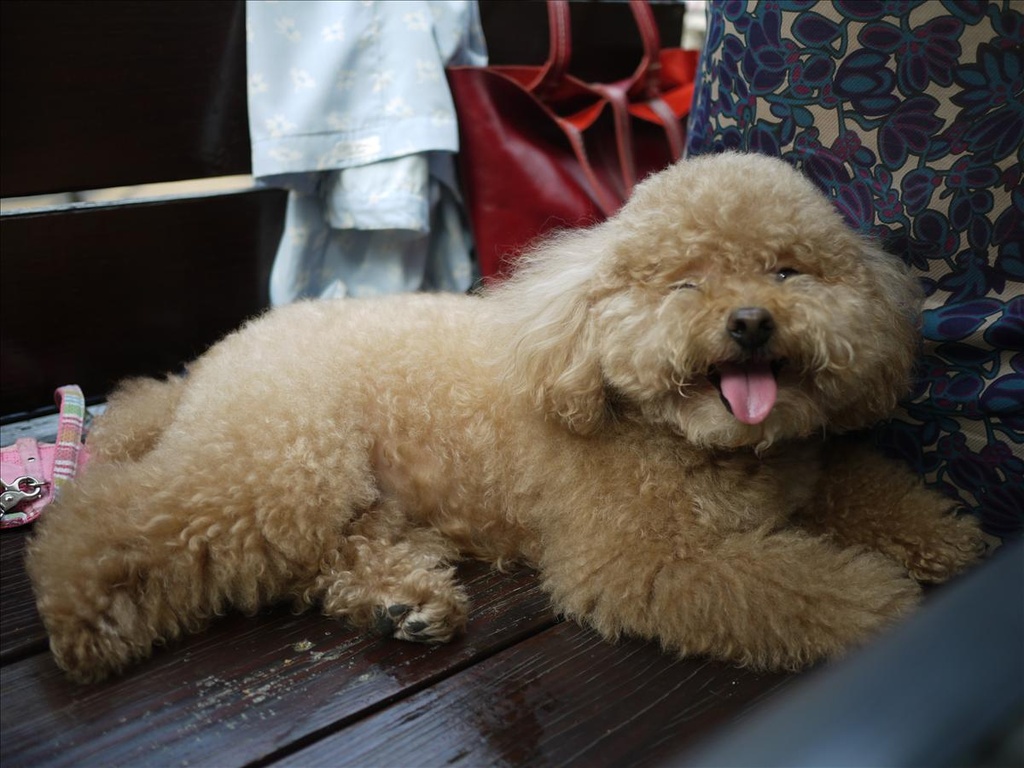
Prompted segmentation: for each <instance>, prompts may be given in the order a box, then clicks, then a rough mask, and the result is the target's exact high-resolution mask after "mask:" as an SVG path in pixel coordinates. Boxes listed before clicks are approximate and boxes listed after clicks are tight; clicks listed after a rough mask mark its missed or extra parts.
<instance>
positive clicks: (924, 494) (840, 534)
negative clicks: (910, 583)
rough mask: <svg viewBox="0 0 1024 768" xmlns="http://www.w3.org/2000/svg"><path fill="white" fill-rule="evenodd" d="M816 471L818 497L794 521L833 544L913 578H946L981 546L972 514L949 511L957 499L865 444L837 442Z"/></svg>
mask: <svg viewBox="0 0 1024 768" xmlns="http://www.w3.org/2000/svg"><path fill="white" fill-rule="evenodd" d="M821 477H822V479H821V484H820V487H819V493H818V498H819V499H820V502H819V503H817V504H816V505H815V506H814V508H812V509H808V510H804V511H802V512H801V513H800V514H799V515H798V516H797V517H796V519H795V522H796V523H797V524H799V525H801V526H802V527H803V528H805V529H806V530H808V531H810V532H811V533H815V534H818V535H824V536H828V537H829V538H831V539H832V540H834V541H835V542H836V543H837V544H839V545H840V546H844V547H846V546H856V545H860V546H866V547H870V548H871V549H875V550H877V551H879V552H882V553H883V554H885V555H888V556H889V557H891V558H893V559H894V560H896V561H897V562H899V563H901V564H902V565H903V566H904V567H905V568H906V569H907V571H908V572H909V573H910V575H911V576H913V577H914V578H915V579H917V580H918V581H922V582H941V581H945V580H946V579H948V578H950V577H951V576H954V575H955V574H957V573H959V572H960V571H962V570H963V569H964V568H966V567H968V566H969V565H971V564H972V563H974V562H976V561H977V560H978V559H979V558H980V557H981V556H982V555H983V554H984V553H985V551H986V548H987V545H986V542H985V539H984V535H983V534H982V533H981V530H980V528H979V527H978V522H977V520H976V519H975V518H974V517H973V516H971V515H957V514H955V512H954V510H955V509H956V502H954V501H952V500H951V499H949V498H947V497H945V496H943V495H942V494H940V493H938V492H937V491H933V490H931V489H929V488H926V487H925V486H924V484H923V483H922V482H921V480H920V478H918V477H917V476H916V475H915V474H914V473H912V472H911V471H910V470H909V469H908V468H906V467H904V466H903V465H902V464H900V463H898V462H895V461H891V460H888V459H886V458H884V457H882V456H880V455H878V454H877V453H876V452H875V451H873V450H872V449H871V447H870V446H867V445H864V444H862V443H860V442H853V441H839V442H838V443H836V444H835V446H834V447H833V448H832V449H831V450H830V451H829V453H828V454H827V455H826V459H825V467H824V469H823V471H822V475H821Z"/></svg>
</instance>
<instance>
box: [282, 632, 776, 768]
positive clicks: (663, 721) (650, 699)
mask: <svg viewBox="0 0 1024 768" xmlns="http://www.w3.org/2000/svg"><path fill="white" fill-rule="evenodd" d="M791 679H792V678H791V676H788V675H783V674H768V673H755V672H751V671H749V670H743V669H739V668H737V667H734V666H731V665H728V664H723V663H717V662H711V661H707V660H703V659H679V658H677V657H675V656H672V655H669V654H666V653H663V652H662V651H661V650H660V648H659V647H658V646H657V645H655V644H653V643H644V642H639V641H635V640H633V641H627V642H622V643H619V644H617V645H613V644H611V643H608V642H605V641H603V640H602V639H601V638H600V637H598V636H597V635H596V634H594V633H593V632H591V631H589V630H586V629H582V628H580V627H579V626H577V625H575V624H570V623H566V624H560V625H558V626H556V627H554V628H552V629H550V630H548V631H546V632H544V633H542V634H539V635H536V636H534V637H532V638H530V639H529V640H526V641H524V642H522V643H520V644H518V645H516V646H515V647H514V648H510V649H508V650H507V651H505V652H503V653H501V654H499V655H496V656H493V657H491V658H490V659H488V660H486V661H484V662H482V663H480V664H477V665H475V666H473V667H471V668H469V669H467V670H465V671H463V672H461V673H459V674H458V675H454V676H452V677H450V678H448V679H446V680H445V681H443V682H441V683H439V684H438V685H436V686H434V687H432V688H429V689H427V690H424V691H422V692H420V693H418V694H416V695H415V696H412V697H410V698H408V699H406V700H404V701H402V702H400V703H398V704H396V705H394V706H392V707H389V708H388V709H386V710H383V711H381V712H378V713H376V714H374V715H372V716H371V717H368V718H366V719H365V720H363V721H360V722H358V723H355V724H353V725H351V726H350V727H348V728H345V729H343V730H341V731H340V732H338V733H336V734H334V735H332V736H330V737H327V738H324V739H322V740H320V741H318V742H316V743H315V744H312V745H311V746H309V747H307V748H305V749H302V750H300V751H298V752H296V753H295V754H293V755H290V756H289V757H287V758H285V759H283V760H282V761H281V762H280V763H279V765H282V766H296V768H298V767H299V766H302V767H303V768H314V767H315V766H363V765H423V766H428V765H465V766H477V765H529V766H531V767H533V768H536V767H538V766H554V765H586V766H604V765H607V766H627V765H653V764H656V763H659V760H660V758H662V757H663V756H665V755H666V754H670V755H676V754H678V753H679V751H680V750H681V749H682V748H684V747H685V746H686V745H687V744H692V743H695V742H696V741H698V740H699V739H700V737H702V736H704V735H706V734H707V733H708V731H709V730H710V729H712V728H715V727H717V726H719V725H721V724H723V723H725V722H730V721H733V720H736V719H737V718H739V717H741V716H742V715H743V714H744V713H746V712H747V711H749V710H750V709H751V708H752V707H754V706H755V705H756V704H757V703H758V702H760V701H761V700H762V699H764V698H766V697H768V696H771V695H772V694H774V693H775V692H776V691H778V690H780V689H782V688H783V687H785V686H786V685H787V684H788V683H789V682H790V680H791Z"/></svg>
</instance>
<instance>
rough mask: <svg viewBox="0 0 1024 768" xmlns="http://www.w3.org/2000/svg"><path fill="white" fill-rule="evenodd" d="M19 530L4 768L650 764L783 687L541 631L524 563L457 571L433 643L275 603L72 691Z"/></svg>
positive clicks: (1, 625) (537, 598)
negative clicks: (440, 639) (454, 616)
mask: <svg viewBox="0 0 1024 768" xmlns="http://www.w3.org/2000/svg"><path fill="white" fill-rule="evenodd" d="M5 431H6V428H5ZM8 435H9V433H8ZM8 435H5V437H6V436H8ZM44 514H45V512H44ZM29 535H31V531H30V530H26V529H24V528H22V529H10V530H5V531H3V532H2V533H0V556H2V568H3V570H2V578H0V601H2V602H0V661H2V672H0V675H2V677H0V691H2V721H0V722H2V725H0V736H2V739H0V747H2V752H0V762H2V764H3V766H4V768H13V767H14V766H42V765H68V766H72V765H73V766H82V765H133V766H134V765H147V766H149V765H157V766H165V765H186V764H187V765H216V766H236V765H269V764H281V765H292V766H316V765H330V766H349V765H351V766H376V765H379V766H433V765H466V766H479V765H524V766H525V765H529V766H549V765H564V764H573V765H587V766H590V765H615V766H625V765H650V764H655V763H659V762H662V761H663V760H665V759H666V758H669V757H676V756H678V755H680V754H684V753H685V751H686V750H687V748H689V747H690V746H693V745H696V744H698V743H699V742H700V741H701V740H702V739H703V738H705V737H707V736H710V735H712V734H713V733H714V731H715V730H716V728H718V727H719V726H720V725H723V724H725V723H728V722H731V721H734V720H736V719H737V718H740V717H742V716H743V715H744V714H745V713H747V712H749V711H750V710H751V709H752V708H755V707H756V706H757V705H758V704H759V703H760V702H761V701H762V700H764V699H765V698H766V697H770V696H772V695H773V694H774V693H775V692H777V691H778V690H780V689H781V688H783V687H784V686H785V685H786V684H787V683H788V682H789V678H787V677H786V676H784V675H774V674H758V673H752V672H747V671H743V670H740V669H737V668H734V667H732V666H729V665H726V664H719V663H713V662H709V661H706V660H704V659H687V660H680V659H677V658H675V657H673V656H670V655H666V654H664V653H662V652H661V651H660V650H659V648H658V647H657V646H656V645H652V644H649V643H643V642H637V641H627V642H622V643H619V644H617V645H613V644H609V643H606V642H604V641H603V640H601V639H600V638H599V637H597V636H596V635H595V634H594V633H592V632H590V631H588V630H585V629H582V628H580V627H578V626H577V625H575V624H572V623H564V622H560V621H558V620H556V618H555V617H554V616H553V614H552V612H551V610H550V608H549V605H548V601H547V598H546V596H545V595H544V594H543V593H542V592H541V590H540V589H539V587H538V581H537V578H536V576H535V574H534V573H533V572H531V571H530V570H529V569H525V568H516V569H512V570H510V571H507V572H505V573H499V572H496V571H494V570H491V569H490V568H488V567H486V566H484V565H482V564H480V563H473V562H468V563H465V564H463V565H462V566H461V568H460V572H461V576H462V579H463V581H464V583H465V584H466V585H467V587H468V589H469V592H470V594H471V596H472V601H473V609H472V612H471V617H470V623H469V627H468V631H467V632H466V634H465V636H464V637H462V638H461V639H459V640H457V641H456V642H454V643H452V644H450V645H446V646H441V647H434V648H428V647H425V646H422V645H415V644H410V643H404V642H400V641H397V640H389V639H381V638H375V637H369V636H365V635H362V634H359V633H356V632H354V631H352V630H350V629H349V628H348V627H346V626H345V625H344V624H342V623H339V622H338V621H336V620H333V619H328V618H325V617H322V616H318V615H317V614H316V613H314V612H309V613H305V614H301V615H293V614H292V613H291V612H290V611H289V610H288V609H287V608H280V609H274V610H269V611H266V612H265V613H263V614H261V615H259V616H257V617H245V616H227V617H224V618H223V619H221V620H219V621H218V622H216V623H215V624H214V625H213V626H212V627H211V628H210V629H209V630H208V631H207V632H205V633H204V634H200V635H196V636H192V637H189V638H187V639H186V640H184V641H182V642H180V643H178V644H175V645H174V646H172V647H169V648H160V649H158V650H157V651H156V653H155V654H154V656H153V658H152V659H150V660H149V661H147V662H145V663H143V664H141V665H139V666H138V667H136V668H134V669H132V670H130V671H129V672H128V673H127V674H126V675H124V676H123V677H121V678H118V679H115V680H111V681H107V682H104V683H100V684H96V685H89V686H77V685H73V684H71V683H69V682H68V681H66V680H65V679H64V678H63V677H62V676H61V673H60V671H59V670H58V669H57V667H56V665H55V664H54V663H53V661H52V659H51V658H50V656H49V653H48V651H47V645H46V637H45V634H44V631H43V628H42V625H41V623H40V620H39V617H38V615H37V613H36V611H35V608H34V605H33V601H32V596H31V590H30V587H29V583H28V579H27V577H26V575H25V571H24V565H23V553H24V546H25V541H26V538H27V537H28V536H29Z"/></svg>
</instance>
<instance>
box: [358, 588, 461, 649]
mask: <svg viewBox="0 0 1024 768" xmlns="http://www.w3.org/2000/svg"><path fill="white" fill-rule="evenodd" d="M374 618H375V623H374V629H375V630H376V632H377V633H378V634H381V635H384V636H385V637H394V638H395V639H397V640H408V641H410V642H414V643H431V644H433V643H447V642H448V641H450V640H451V639H452V638H453V637H455V635H456V634H457V633H458V632H459V631H460V630H461V629H462V628H463V627H465V625H466V602H465V599H464V598H463V597H462V596H461V595H454V596H450V597H444V598H439V599H436V600H431V601H429V602H426V603H424V604H422V605H407V604H405V603H393V604H391V605H387V606H378V607H377V608H376V609H375V610H374Z"/></svg>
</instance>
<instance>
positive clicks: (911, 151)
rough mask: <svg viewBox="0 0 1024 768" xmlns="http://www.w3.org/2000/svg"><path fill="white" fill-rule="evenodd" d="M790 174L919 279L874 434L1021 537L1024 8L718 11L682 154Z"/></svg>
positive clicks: (817, 6) (755, 6) (798, 3)
mask: <svg viewBox="0 0 1024 768" xmlns="http://www.w3.org/2000/svg"><path fill="white" fill-rule="evenodd" d="M729 149H737V150H744V151H752V152H763V153H766V154H770V155H775V156H779V157H782V158H784V159H786V160H788V161H790V162H792V163H794V164H795V165H796V166H798V167H799V168H801V169H802V170H803V172H804V173H806V174H807V175H808V176H809V177H810V178H811V179H813V180H814V181H815V182H816V183H817V184H818V185H819V186H820V187H821V188H822V189H823V190H824V191H825V192H826V193H827V194H829V195H830V196H831V197H832V199H833V200H834V202H835V205H836V206H837V208H838V209H839V211H840V212H841V213H842V214H843V216H844V217H845V218H846V219H847V221H849V222H850V223H851V224H852V225H853V226H855V227H857V228H859V229H861V230H862V231H864V232H867V233H870V234H871V235H873V236H875V237H876V238H878V239H879V240H880V241H881V242H882V244H883V246H884V247H885V249H886V250H887V251H889V252H891V253H893V254H897V255H899V256H900V257H902V258H903V259H904V260H906V261H907V262H908V263H909V264H910V265H911V267H912V268H913V269H914V270H915V271H916V272H917V274H919V275H920V277H921V279H922V282H923V284H924V286H925V290H926V294H927V300H926V305H925V312H924V320H923V335H924V348H923V354H922V360H921V365H920V370H919V376H918V381H917V385H916V388H915V390H914V392H913V393H912V395H911V396H910V397H909V398H908V399H907V400H906V401H905V402H904V403H903V405H902V407H901V410H900V411H899V413H898V414H897V416H896V418H895V419H893V420H892V421H891V422H890V423H887V424H886V425H883V426H882V427H880V428H879V430H878V431H877V435H878V440H879V443H880V444H881V445H882V446H883V448H884V449H886V450H887V451H888V452H889V453H891V454H894V455H897V456H900V457H902V458H904V459H905V460H907V461H908V462H910V464H911V465H913V466H914V467H915V468H916V469H917V471H919V472H920V473H921V474H922V475H923V476H924V477H925V478H926V479H927V481H928V482H930V483H932V484H934V485H935V486H937V487H939V488H940V489H942V490H943V491H945V492H947V493H948V494H950V495H951V496H953V497H954V498H956V499H958V500H959V501H960V502H961V503H962V504H963V505H964V506H965V507H967V508H969V509H971V510H972V511H973V512H975V513H976V514H978V515H980V517H981V519H982V523H983V526H984V527H985V529H986V530H987V531H989V532H990V533H994V534H996V535H999V536H1003V537H1007V536H1013V535H1019V534H1020V532H1021V529H1022V527H1024V255H1022V253H1021V251H1022V243H1024V191H1022V180H1021V166H1022V153H1024V5H1022V4H1020V3H1016V2H1011V1H1010V0H1003V1H1000V2H983V1H980V0H973V1H972V0H956V1H955V2H954V1H953V0H942V1H941V2H936V0H926V1H923V0H887V1H886V2H876V1H873V0H833V1H832V2H815V1H814V0H789V1H788V2H784V1H782V0H775V1H767V2H766V1H764V0H757V1H756V2H755V1H751V2H747V1H745V0H743V1H740V0H727V1H725V2H713V3H712V5H711V6H710V8H709V18H708V35H707V42H706V46H705V50H704V52H703V54H702V61H701V71H700V73H699V74H698V84H697V94H696V97H695V101H694V108H693V112H692V114H691V117H690V123H689V136H688V146H687V150H688V153H689V154H691V155H695V154H700V153H705V152H720V151H724V150H729Z"/></svg>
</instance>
